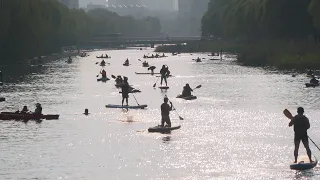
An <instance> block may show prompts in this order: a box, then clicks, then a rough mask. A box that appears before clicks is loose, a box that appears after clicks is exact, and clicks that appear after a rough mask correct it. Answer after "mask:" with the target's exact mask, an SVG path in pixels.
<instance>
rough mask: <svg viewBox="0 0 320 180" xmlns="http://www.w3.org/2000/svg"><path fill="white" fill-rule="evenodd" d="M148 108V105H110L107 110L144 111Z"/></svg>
mask: <svg viewBox="0 0 320 180" xmlns="http://www.w3.org/2000/svg"><path fill="white" fill-rule="evenodd" d="M146 107H148V105H145V104H143V105H138V106H122V105H116V104H108V105H106V108H121V109H144V108H146Z"/></svg>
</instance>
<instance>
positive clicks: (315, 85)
mask: <svg viewBox="0 0 320 180" xmlns="http://www.w3.org/2000/svg"><path fill="white" fill-rule="evenodd" d="M317 86H319V84H313V83H306V87H317Z"/></svg>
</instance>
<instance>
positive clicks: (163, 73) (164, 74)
mask: <svg viewBox="0 0 320 180" xmlns="http://www.w3.org/2000/svg"><path fill="white" fill-rule="evenodd" d="M167 71H168V67H166V66H165V65H163V66H162V68H161V70H160V74H161V82H160V84H161V86H162V81H163V80H164V82H165V83H166V86H168V83H167Z"/></svg>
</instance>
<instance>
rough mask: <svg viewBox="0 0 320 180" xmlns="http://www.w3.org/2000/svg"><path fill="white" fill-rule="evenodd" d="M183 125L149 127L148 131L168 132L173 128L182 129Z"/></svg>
mask: <svg viewBox="0 0 320 180" xmlns="http://www.w3.org/2000/svg"><path fill="white" fill-rule="evenodd" d="M180 128H181V126H180V125H179V126H174V127H163V126H155V127H151V128H149V129H148V132H160V133H166V132H170V131H172V130H176V129H180Z"/></svg>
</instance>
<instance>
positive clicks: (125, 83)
mask: <svg viewBox="0 0 320 180" xmlns="http://www.w3.org/2000/svg"><path fill="white" fill-rule="evenodd" d="M129 91H130V85H129V83H128V78H127V77H123V83H122V84H121V93H122V106H123V102H124V100H126V103H127V106H128V98H129Z"/></svg>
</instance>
